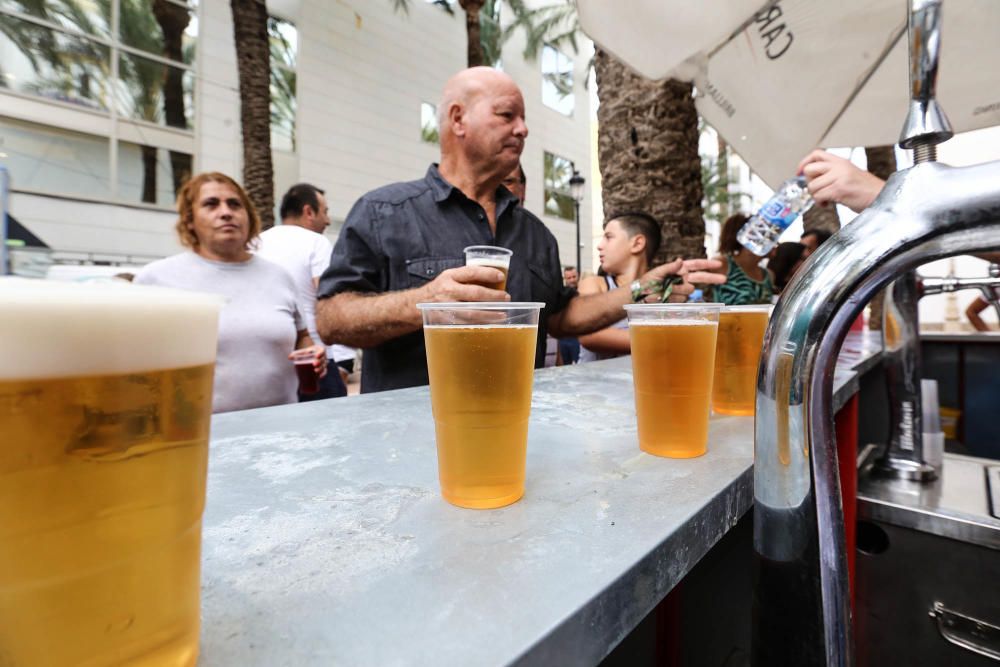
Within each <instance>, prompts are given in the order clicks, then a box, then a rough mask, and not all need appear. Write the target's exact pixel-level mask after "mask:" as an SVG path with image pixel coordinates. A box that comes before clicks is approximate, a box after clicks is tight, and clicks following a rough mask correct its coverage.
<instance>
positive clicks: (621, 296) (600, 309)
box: [548, 287, 632, 338]
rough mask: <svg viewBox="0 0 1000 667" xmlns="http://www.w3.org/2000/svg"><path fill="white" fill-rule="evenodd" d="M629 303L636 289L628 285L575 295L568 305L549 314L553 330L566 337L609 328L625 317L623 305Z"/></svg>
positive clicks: (550, 326)
mask: <svg viewBox="0 0 1000 667" xmlns="http://www.w3.org/2000/svg"><path fill="white" fill-rule="evenodd" d="M629 303H632V292H631V291H630V290H629V289H628V288H626V287H619V288H618V289H613V290H610V291H608V292H602V293H601V294H588V295H587V296H578V297H575V298H573V299H571V300H570V302H569V305H568V306H566V308H565V309H563V310H562V311H560V312H558V313H556V314H554V315H552V316H551V317H549V322H548V325H549V333H551V334H552V336H554V337H556V338H564V337H566V336H580V335H583V334H588V333H592V332H594V331H599V330H601V329H605V328H607V327H609V326H611V325H612V324H614V323H615V322H617V321H618V320H620V319H622V318H623V317H625V310H624V308H623V306H625V304H629Z"/></svg>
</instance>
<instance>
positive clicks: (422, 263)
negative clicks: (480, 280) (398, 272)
mask: <svg viewBox="0 0 1000 667" xmlns="http://www.w3.org/2000/svg"><path fill="white" fill-rule="evenodd" d="M464 265H465V259H464V258H462V257H418V258H416V259H408V260H406V276H407V285H408V286H409V287H420V286H421V285H426V284H427V283H428V282H430V281H431V280H434V279H435V278H437V277H438V276H439V275H441V272H442V271H445V270H447V269H453V268H455V267H456V266H464Z"/></svg>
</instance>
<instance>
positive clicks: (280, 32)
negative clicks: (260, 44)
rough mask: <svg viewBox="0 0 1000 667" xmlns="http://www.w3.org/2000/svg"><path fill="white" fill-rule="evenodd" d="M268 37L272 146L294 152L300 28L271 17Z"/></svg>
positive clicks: (268, 25) (268, 21)
mask: <svg viewBox="0 0 1000 667" xmlns="http://www.w3.org/2000/svg"><path fill="white" fill-rule="evenodd" d="M267 36H268V39H269V41H270V44H271V148H272V149H273V150H280V151H290V152H294V151H295V114H296V110H297V109H298V102H297V100H296V97H295V64H296V58H297V56H298V50H299V31H298V29H297V28H296V27H295V25H293V24H292V23H289V22H288V21H285V20H283V19H279V18H275V17H273V16H271V17H268V19H267Z"/></svg>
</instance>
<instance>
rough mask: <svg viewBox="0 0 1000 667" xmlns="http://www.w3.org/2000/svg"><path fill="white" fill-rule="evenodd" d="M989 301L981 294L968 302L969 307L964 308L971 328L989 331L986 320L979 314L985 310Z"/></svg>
mask: <svg viewBox="0 0 1000 667" xmlns="http://www.w3.org/2000/svg"><path fill="white" fill-rule="evenodd" d="M989 305H990V304H989V302H988V301H987V300H986V299H984V298H983V297H981V296H977V297H976V300H975V301H973V302H972V303H970V304H969V307H968V308H966V309H965V316H966V317H967V318H969V323H970V324H972V328H973V329H975V330H976V331H989V330H990V327H989V325H987V324H986V322H985V321H984V320H983V318H981V317H980V316H979V313H981V312H983V311H984V310H986V308H987V307H988V306H989Z"/></svg>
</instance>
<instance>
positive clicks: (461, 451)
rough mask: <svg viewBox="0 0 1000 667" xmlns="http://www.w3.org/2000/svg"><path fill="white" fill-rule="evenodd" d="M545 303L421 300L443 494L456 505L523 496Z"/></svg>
mask: <svg viewBox="0 0 1000 667" xmlns="http://www.w3.org/2000/svg"><path fill="white" fill-rule="evenodd" d="M543 306H544V304H542V303H505V302H499V303H422V304H418V305H417V308H419V309H420V310H421V311H422V312H423V320H424V340H425V342H426V345H427V370H428V373H429V376H430V391H431V408H432V410H433V413H434V425H435V433H436V441H437V453H438V475H439V479H440V482H441V494H442V495H443V496H444V499H445V500H447V501H448V502H450V503H452V504H454V505H458V506H459V507H471V508H477V509H486V508H493V507H502V506H504V505H509V504H511V503H513V502H515V501H517V500H518V499H519V498H521V496H522V495H524V479H525V460H526V456H527V445H528V416H529V414H530V413H531V385H532V379H533V375H534V367H535V346H536V342H537V337H538V314H539V311H540V310H541V308H542V307H543Z"/></svg>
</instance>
